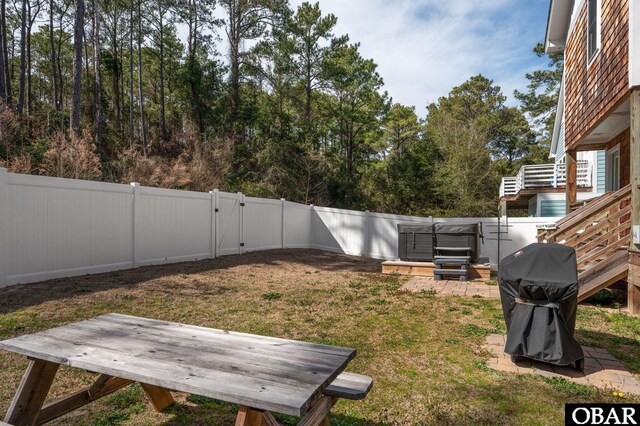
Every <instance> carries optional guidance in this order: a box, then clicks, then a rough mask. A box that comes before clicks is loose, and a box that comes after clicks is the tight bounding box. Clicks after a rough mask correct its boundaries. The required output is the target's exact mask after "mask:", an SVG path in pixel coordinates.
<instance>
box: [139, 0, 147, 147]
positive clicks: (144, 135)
mask: <svg viewBox="0 0 640 426" xmlns="http://www.w3.org/2000/svg"><path fill="white" fill-rule="evenodd" d="M141 3H142V0H138V102H139V104H140V124H141V125H142V153H143V154H144V156H145V157H146V156H147V123H146V120H145V117H144V93H143V91H142V11H141Z"/></svg>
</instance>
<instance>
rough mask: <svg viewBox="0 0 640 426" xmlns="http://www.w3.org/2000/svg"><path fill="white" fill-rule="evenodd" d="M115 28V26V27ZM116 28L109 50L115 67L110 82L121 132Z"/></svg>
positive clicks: (117, 124)
mask: <svg viewBox="0 0 640 426" xmlns="http://www.w3.org/2000/svg"><path fill="white" fill-rule="evenodd" d="M115 27H117V25H116V26H115ZM116 31H117V30H116V28H114V29H113V38H112V39H111V49H112V52H113V53H112V55H113V62H114V63H115V64H116V65H115V69H114V70H113V80H112V85H113V87H112V89H113V96H114V98H115V99H114V101H115V104H116V126H117V127H118V129H120V130H121V131H122V111H121V109H120V78H121V76H120V70H121V68H120V64H121V61H120V60H119V58H120V56H119V52H118V36H117V32H116Z"/></svg>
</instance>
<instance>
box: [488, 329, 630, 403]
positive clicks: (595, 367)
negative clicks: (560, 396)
mask: <svg viewBox="0 0 640 426" xmlns="http://www.w3.org/2000/svg"><path fill="white" fill-rule="evenodd" d="M505 339H506V336H504V335H500V334H490V335H489V336H487V340H486V344H485V345H484V348H485V349H486V350H487V351H489V352H490V353H491V354H492V355H493V356H494V357H493V358H491V359H489V361H488V362H487V367H489V368H492V369H494V370H498V371H505V372H508V373H517V374H538V375H541V376H544V377H563V378H565V379H567V380H571V381H572V382H575V383H578V384H582V385H591V386H595V387H597V388H600V389H604V390H611V391H618V392H621V393H629V394H639V395H640V382H639V381H638V379H636V378H635V376H634V375H633V374H632V373H631V372H629V371H628V370H627V369H626V368H625V367H624V365H623V364H622V363H621V362H620V361H619V360H618V359H616V358H615V357H614V356H613V355H611V354H610V353H609V352H608V351H607V350H606V349H601V348H592V347H588V346H583V347H582V349H583V350H584V354H585V367H584V373H581V372H579V371H577V370H575V369H573V368H569V367H558V366H555V365H551V364H545V363H542V362H538V361H529V360H524V361H518V362H517V363H513V362H512V361H511V357H510V356H509V355H507V354H505V353H504V344H505Z"/></svg>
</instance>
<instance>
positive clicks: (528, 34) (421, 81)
mask: <svg viewBox="0 0 640 426" xmlns="http://www.w3.org/2000/svg"><path fill="white" fill-rule="evenodd" d="M302 2H303V0H291V6H292V7H294V8H295V7H297V6H298V5H300V4H301V3H302ZM320 8H321V9H322V12H323V14H328V13H333V14H334V15H336V17H337V18H338V24H337V26H336V28H335V34H336V35H342V34H348V35H349V37H350V39H351V41H352V42H360V44H361V53H362V55H363V56H364V57H365V58H371V59H373V60H374V61H375V62H376V63H377V64H378V67H379V68H378V71H379V73H380V75H381V76H382V78H383V79H384V81H385V90H387V91H388V92H389V95H390V96H391V97H392V98H393V100H394V101H395V102H399V103H402V104H404V105H410V106H415V107H416V111H418V112H423V111H424V108H425V107H426V106H427V105H428V104H429V103H431V102H435V101H437V100H438V98H439V97H440V96H445V95H447V93H449V91H450V90H451V88H453V87H454V86H457V85H459V84H461V83H463V82H464V81H465V80H467V79H468V78H469V77H471V76H473V75H476V74H478V73H482V74H483V75H485V76H486V77H488V78H490V79H492V80H494V82H495V84H497V85H499V86H500V87H502V90H503V92H504V94H505V95H506V96H507V97H508V99H509V100H508V103H509V104H511V105H514V104H515V103H516V101H515V99H514V98H513V91H514V89H520V90H525V89H526V85H527V80H526V78H525V74H526V73H527V72H529V71H532V70H534V69H539V68H541V67H544V66H545V65H546V63H547V61H546V60H545V59H541V58H538V57H536V55H535V54H534V53H533V52H532V49H533V47H534V46H535V44H536V43H538V42H543V41H544V35H545V30H546V20H547V15H548V12H549V0H320Z"/></svg>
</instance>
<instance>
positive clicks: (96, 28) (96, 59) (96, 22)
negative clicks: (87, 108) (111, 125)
mask: <svg viewBox="0 0 640 426" xmlns="http://www.w3.org/2000/svg"><path fill="white" fill-rule="evenodd" d="M93 73H94V74H95V76H94V79H95V86H94V89H95V94H94V96H95V99H94V105H95V106H94V108H95V111H96V130H95V132H96V136H95V138H96V139H95V140H96V147H97V149H98V153H100V155H101V156H102V157H104V149H103V148H104V147H103V146H102V105H101V104H102V102H101V100H102V77H101V74H100V2H99V1H98V0H93Z"/></svg>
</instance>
